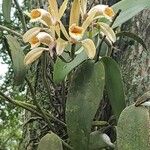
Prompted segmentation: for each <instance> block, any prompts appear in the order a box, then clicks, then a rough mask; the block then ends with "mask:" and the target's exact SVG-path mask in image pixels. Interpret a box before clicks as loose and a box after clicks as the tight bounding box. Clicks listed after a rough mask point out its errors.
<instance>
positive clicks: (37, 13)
mask: <svg viewBox="0 0 150 150" xmlns="http://www.w3.org/2000/svg"><path fill="white" fill-rule="evenodd" d="M30 15H31V18H32V19H36V18H38V17H40V16H41V12H40V11H39V10H38V9H33V10H32V11H31V13H30Z"/></svg>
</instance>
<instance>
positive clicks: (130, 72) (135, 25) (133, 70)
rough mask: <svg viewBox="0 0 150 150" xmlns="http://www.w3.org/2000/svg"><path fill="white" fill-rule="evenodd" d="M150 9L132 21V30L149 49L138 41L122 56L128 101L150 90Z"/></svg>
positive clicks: (132, 100) (130, 101)
mask: <svg viewBox="0 0 150 150" xmlns="http://www.w3.org/2000/svg"><path fill="white" fill-rule="evenodd" d="M149 22H150V10H144V11H142V12H141V13H140V14H139V15H137V16H136V17H134V19H133V20H132V21H131V24H130V25H131V27H130V31H131V32H133V33H135V34H137V35H138V36H140V37H141V38H142V39H143V41H144V42H145V44H146V46H147V49H148V50H147V51H146V50H145V49H144V48H143V47H142V46H141V45H140V44H138V43H134V45H132V46H131V47H130V48H127V49H126V50H125V51H124V52H123V53H122V56H121V57H120V58H121V59H120V65H121V69H122V73H123V78H124V84H125V94H126V101H127V103H128V104H131V103H133V102H134V101H135V100H136V99H137V98H138V97H139V96H141V95H142V94H144V93H145V92H147V91H148V90H150V51H149V49H150V24H149Z"/></svg>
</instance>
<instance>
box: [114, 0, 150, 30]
mask: <svg viewBox="0 0 150 150" xmlns="http://www.w3.org/2000/svg"><path fill="white" fill-rule="evenodd" d="M149 7H150V1H149V0H122V1H120V2H118V3H116V4H115V5H113V6H112V8H113V9H114V10H115V12H117V11H118V10H119V9H121V13H120V15H119V16H118V17H117V19H116V21H115V23H114V24H113V28H115V27H117V26H120V25H121V24H123V23H124V22H126V21H127V20H129V19H131V18H132V17H134V16H135V15H137V14H138V13H139V12H140V11H142V10H143V9H145V8H149Z"/></svg>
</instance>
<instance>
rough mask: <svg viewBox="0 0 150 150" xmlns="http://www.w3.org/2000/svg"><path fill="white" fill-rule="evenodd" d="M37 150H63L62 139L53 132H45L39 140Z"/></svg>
mask: <svg viewBox="0 0 150 150" xmlns="http://www.w3.org/2000/svg"><path fill="white" fill-rule="evenodd" d="M38 150H63V146H62V141H61V139H60V138H59V136H57V135H56V134H54V133H53V132H51V133H47V134H46V135H45V136H44V137H42V139H41V140H40V142H39V145H38Z"/></svg>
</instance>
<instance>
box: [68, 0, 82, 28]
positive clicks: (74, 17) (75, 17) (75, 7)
mask: <svg viewBox="0 0 150 150" xmlns="http://www.w3.org/2000/svg"><path fill="white" fill-rule="evenodd" d="M79 16H80V0H74V1H73V2H72V7H71V12H70V22H69V26H71V25H72V24H74V23H75V24H76V25H78V24H79Z"/></svg>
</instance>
